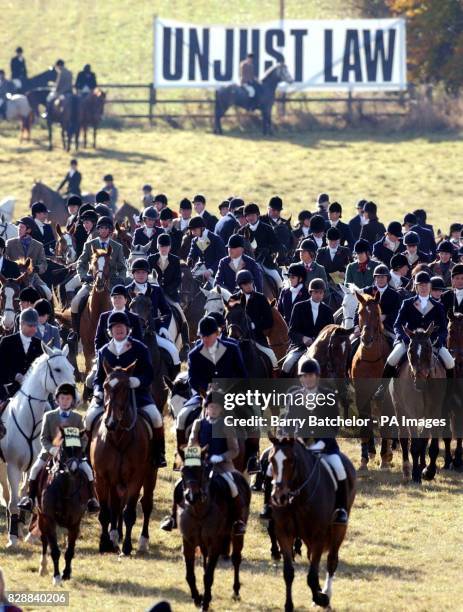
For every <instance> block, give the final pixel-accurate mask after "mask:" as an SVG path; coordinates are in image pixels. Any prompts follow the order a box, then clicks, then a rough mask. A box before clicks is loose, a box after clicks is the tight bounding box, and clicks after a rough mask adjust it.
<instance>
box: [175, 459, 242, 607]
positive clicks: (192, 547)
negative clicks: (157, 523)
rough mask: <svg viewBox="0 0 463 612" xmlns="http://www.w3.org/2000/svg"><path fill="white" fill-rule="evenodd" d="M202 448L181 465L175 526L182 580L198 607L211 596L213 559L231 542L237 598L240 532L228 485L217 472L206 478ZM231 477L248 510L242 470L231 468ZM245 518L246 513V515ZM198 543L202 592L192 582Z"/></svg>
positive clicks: (240, 544)
mask: <svg viewBox="0 0 463 612" xmlns="http://www.w3.org/2000/svg"><path fill="white" fill-rule="evenodd" d="M205 451H206V449H202V450H201V455H200V457H198V461H197V463H198V464H197V465H196V464H195V465H191V464H189V463H191V462H189V460H188V459H187V460H186V461H185V463H184V465H183V468H182V481H183V494H184V507H183V508H182V507H181V506H179V507H178V510H177V512H178V526H179V529H180V532H181V534H182V540H183V556H184V559H185V567H186V580H187V583H188V586H189V587H190V591H191V598H192V599H193V601H194V603H195V605H196V606H198V607H199V606H201V609H202V610H209V605H210V602H211V599H212V583H213V580H214V572H215V568H216V565H217V561H218V559H219V557H220V555H221V554H223V552H224V551H226V550H227V551H228V548H229V546H230V543H231V560H232V564H233V569H234V581H233V599H234V600H239V598H240V587H241V585H240V578H239V571H240V565H241V551H242V549H243V543H244V538H243V536H236V535H235V534H234V533H233V517H232V514H231V511H230V509H231V504H230V493H229V491H228V485H227V484H226V483H225V481H223V479H222V478H221V477H220V476H216V477H214V478H210V476H209V472H210V466H208V465H207V464H206V462H205ZM234 478H235V482H236V485H237V487H238V490H239V494H240V495H241V496H242V499H243V503H244V505H245V507H246V508H247V515H248V514H249V505H250V502H251V490H250V488H249V485H248V483H247V481H246V479H245V478H244V476H242V474H240V473H238V472H235V473H234ZM246 519H247V516H246ZM197 547H199V548H200V550H201V553H202V556H203V563H204V595H200V593H199V591H198V588H197V586H196V577H195V569H194V566H195V551H196V548H197Z"/></svg>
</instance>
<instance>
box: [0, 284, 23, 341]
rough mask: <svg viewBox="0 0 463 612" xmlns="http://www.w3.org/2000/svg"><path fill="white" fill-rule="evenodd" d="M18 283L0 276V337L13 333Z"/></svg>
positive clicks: (17, 306) (17, 309)
mask: <svg viewBox="0 0 463 612" xmlns="http://www.w3.org/2000/svg"><path fill="white" fill-rule="evenodd" d="M19 292H20V283H18V281H16V280H13V279H11V278H5V277H4V276H3V274H0V312H1V313H2V315H1V317H0V331H1V335H2V336H3V335H6V334H11V333H13V329H14V324H15V320H16V315H17V313H18V312H19Z"/></svg>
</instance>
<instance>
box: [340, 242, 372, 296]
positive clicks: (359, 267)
mask: <svg viewBox="0 0 463 612" xmlns="http://www.w3.org/2000/svg"><path fill="white" fill-rule="evenodd" d="M354 253H355V254H356V255H357V259H356V261H352V262H351V263H350V264H349V265H348V266H347V268H346V277H345V279H344V284H345V285H348V284H349V283H353V284H354V285H355V286H356V287H358V288H359V289H363V288H364V287H368V285H371V283H372V282H373V271H374V269H375V267H376V265H377V262H376V261H372V260H371V259H370V255H371V247H370V243H369V242H368V240H364V239H363V238H362V239H361V240H357V242H356V243H355V244H354Z"/></svg>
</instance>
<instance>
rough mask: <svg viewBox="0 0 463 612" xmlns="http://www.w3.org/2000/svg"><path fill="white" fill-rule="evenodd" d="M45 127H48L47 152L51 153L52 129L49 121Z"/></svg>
mask: <svg viewBox="0 0 463 612" xmlns="http://www.w3.org/2000/svg"><path fill="white" fill-rule="evenodd" d="M47 127H48V150H49V151H52V150H53V128H52V123H51V121H47Z"/></svg>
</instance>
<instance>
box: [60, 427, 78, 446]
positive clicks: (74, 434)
mask: <svg viewBox="0 0 463 612" xmlns="http://www.w3.org/2000/svg"><path fill="white" fill-rule="evenodd" d="M63 431H64V439H65V441H66V446H82V444H81V441H80V435H79V429H78V428H77V427H65V428H64V429H63Z"/></svg>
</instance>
